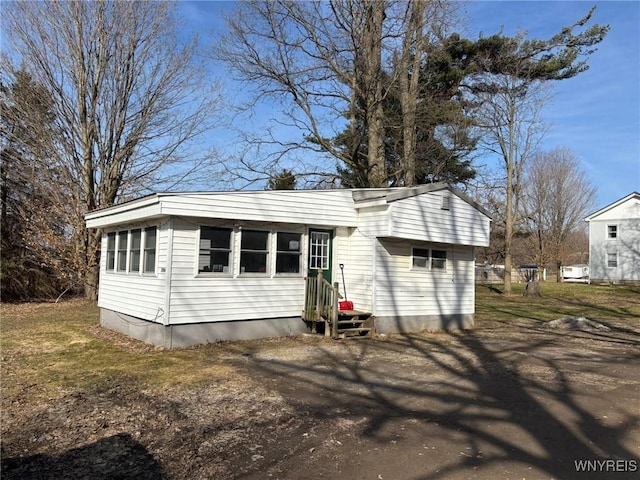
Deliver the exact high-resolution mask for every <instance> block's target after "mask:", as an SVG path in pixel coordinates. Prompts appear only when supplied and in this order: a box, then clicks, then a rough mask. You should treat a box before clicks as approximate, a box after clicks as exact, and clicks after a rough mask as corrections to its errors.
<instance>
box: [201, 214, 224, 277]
mask: <svg viewBox="0 0 640 480" xmlns="http://www.w3.org/2000/svg"><path fill="white" fill-rule="evenodd" d="M230 265H231V229H230V228H220V227H206V226H203V227H200V251H199V255H198V273H231V268H230Z"/></svg>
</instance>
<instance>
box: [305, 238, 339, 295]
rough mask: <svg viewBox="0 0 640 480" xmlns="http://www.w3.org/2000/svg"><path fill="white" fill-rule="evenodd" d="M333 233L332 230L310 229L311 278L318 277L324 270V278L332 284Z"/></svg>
mask: <svg viewBox="0 0 640 480" xmlns="http://www.w3.org/2000/svg"><path fill="white" fill-rule="evenodd" d="M332 240H333V232H332V231H331V230H315V229H309V263H308V265H309V276H310V277H313V276H315V275H318V270H319V269H322V276H323V277H324V279H325V280H326V281H327V282H329V283H331V278H332V276H331V256H332V255H333V252H332V251H331V250H332V243H333V241H332Z"/></svg>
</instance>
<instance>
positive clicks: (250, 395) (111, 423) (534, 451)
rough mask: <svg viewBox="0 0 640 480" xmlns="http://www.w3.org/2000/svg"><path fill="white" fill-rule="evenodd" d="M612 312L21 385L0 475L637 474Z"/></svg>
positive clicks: (636, 423)
mask: <svg viewBox="0 0 640 480" xmlns="http://www.w3.org/2000/svg"><path fill="white" fill-rule="evenodd" d="M608 325H609V326H610V327H611V330H610V331H594V332H585V331H571V330H568V331H566V330H551V329H546V328H543V327H541V326H539V324H537V325H536V324H534V323H533V322H532V321H528V320H522V321H520V322H510V323H509V324H506V323H501V322H497V321H496V322H483V324H482V325H481V326H479V327H477V328H475V329H474V330H471V331H468V332H464V333H456V334H444V333H436V334H420V335H411V336H388V337H383V338H378V339H366V340H347V341H345V342H340V341H338V342H336V341H332V340H327V339H324V338H317V337H313V338H312V337H306V336H305V337H300V338H297V339H283V340H281V341H278V342H276V343H278V344H279V345H278V346H277V348H268V347H264V348H262V347H256V346H255V344H251V343H249V344H247V346H246V348H244V347H241V348H240V349H238V348H236V349H235V350H229V351H228V353H227V354H224V355H222V356H218V357H217V359H216V362H223V363H224V364H225V365H226V366H228V367H229V371H230V373H229V375H228V376H227V377H226V378H224V379H216V381H215V382H212V384H210V385H206V386H202V387H198V388H192V389H183V388H170V389H164V390H159V389H152V388H143V387H141V386H140V385H139V384H136V383H133V382H130V381H129V380H128V379H127V378H121V379H118V381H116V382H111V383H110V384H108V385H106V384H105V385H96V387H95V389H92V390H91V391H87V390H83V391H65V392H61V394H60V396H59V397H56V398H51V399H49V401H48V402H47V403H46V404H39V405H29V404H22V405H21V404H20V399H19V398H18V399H14V400H13V403H12V405H11V406H10V412H5V413H4V414H3V426H2V431H3V439H2V447H3V452H2V457H3V465H2V467H3V469H2V470H3V471H2V477H3V478H7V479H9V478H153V479H155V478H167V479H182V478H190V479H200V478H211V479H226V478H229V479H247V480H248V479H310V480H312V479H371V480H391V479H425V480H426V479H489V478H491V479H523V478H526V479H549V478H557V479H570V478H585V479H586V478H603V479H604V478H607V479H608V478H612V479H624V478H638V472H639V471H640V470H639V469H640V463H639V462H640V460H639V457H640V401H639V400H640V320H638V321H637V322H634V323H629V322H626V323H625V324H615V323H609V324H608ZM630 325H631V326H630ZM97 334H98V335H102V334H100V333H97ZM108 336H109V335H105V338H106V337H108ZM240 345H241V346H242V344H240ZM236 347H237V345H236ZM220 348H223V347H220ZM212 361H213V360H212ZM16 402H17V403H16ZM576 462H583V463H582V464H581V465H582V467H580V465H579V464H576ZM579 468H585V469H589V470H591V471H590V472H579V471H577V469H579ZM594 470H597V471H594Z"/></svg>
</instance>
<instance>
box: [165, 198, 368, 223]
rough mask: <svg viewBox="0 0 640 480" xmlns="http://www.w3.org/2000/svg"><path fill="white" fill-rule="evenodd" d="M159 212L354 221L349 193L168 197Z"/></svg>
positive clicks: (293, 220)
mask: <svg viewBox="0 0 640 480" xmlns="http://www.w3.org/2000/svg"><path fill="white" fill-rule="evenodd" d="M162 213H163V214H169V215H180V216H183V215H189V216H192V217H202V218H207V217H209V218H219V219H227V220H232V221H236V220H239V219H240V218H241V219H242V220H243V221H255V222H268V223H286V224H308V225H317V226H323V225H324V226H329V227H333V226H340V225H344V226H348V225H353V226H355V225H356V221H357V215H356V212H355V210H354V209H353V200H352V194H351V191H349V190H331V191H326V190H324V191H323V190H319V191H318V190H315V191H314V190H299V191H271V192H216V193H210V194H198V193H193V194H180V195H177V194H176V195H167V196H165V197H163V198H162Z"/></svg>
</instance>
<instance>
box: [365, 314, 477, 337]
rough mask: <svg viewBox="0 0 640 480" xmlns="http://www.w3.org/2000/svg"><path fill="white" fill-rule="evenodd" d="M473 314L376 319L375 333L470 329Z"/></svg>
mask: <svg viewBox="0 0 640 480" xmlns="http://www.w3.org/2000/svg"><path fill="white" fill-rule="evenodd" d="M473 324H474V315H473V314H457V315H405V316H398V317H391V316H389V317H376V318H375V325H376V333H410V332H422V331H424V330H461V329H465V328H471V327H473Z"/></svg>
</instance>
